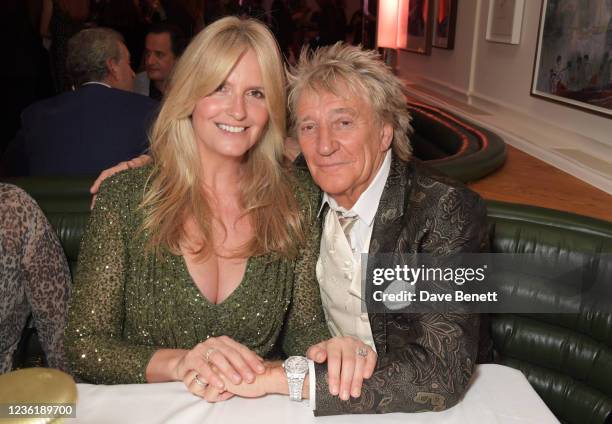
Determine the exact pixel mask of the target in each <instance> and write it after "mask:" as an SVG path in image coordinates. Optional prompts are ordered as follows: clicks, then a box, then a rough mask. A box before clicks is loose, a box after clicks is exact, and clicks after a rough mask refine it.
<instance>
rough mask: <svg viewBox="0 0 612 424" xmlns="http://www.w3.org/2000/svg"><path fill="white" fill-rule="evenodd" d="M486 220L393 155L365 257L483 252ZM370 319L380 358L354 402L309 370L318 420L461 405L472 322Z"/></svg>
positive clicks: (323, 368) (463, 192) (444, 182)
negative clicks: (335, 392)
mask: <svg viewBox="0 0 612 424" xmlns="http://www.w3.org/2000/svg"><path fill="white" fill-rule="evenodd" d="M485 219H486V207H485V205H484V202H483V201H482V199H481V198H480V197H479V196H478V195H477V194H476V193H474V192H473V191H471V190H469V189H468V188H467V187H465V186H464V185H463V184H461V183H460V182H457V181H455V180H452V179H450V178H447V177H445V176H443V175H441V174H439V173H438V172H437V171H434V170H433V169H431V168H429V167H428V166H426V165H423V164H422V163H421V162H419V161H418V160H416V159H413V160H411V161H410V162H409V163H406V162H403V161H401V160H398V159H397V158H396V157H395V156H393V159H392V162H391V169H390V171H389V177H388V179H387V182H386V183H385V188H384V190H383V193H382V196H381V199H380V203H379V206H378V210H377V212H376V215H375V218H374V228H373V231H372V237H371V240H370V246H369V252H368V253H369V254H370V255H372V254H376V253H400V252H403V253H429V254H435V255H451V254H453V253H459V252H480V251H483V250H486V248H487V246H488V231H487V226H486V222H485ZM373 262H375V258H371V259H370V260H369V261H368V270H369V271H368V275H372V274H371V269H372V268H373V267H376V264H375V263H373ZM368 285H370V286H371V284H370V283H369V282H368ZM368 315H369V320H370V325H371V328H372V336H373V338H374V344H375V345H376V351H377V353H378V364H377V366H376V370H375V372H374V374H373V376H372V377H371V378H370V379H368V380H364V384H363V388H362V392H361V396H360V397H359V398H357V399H354V398H351V399H350V400H348V401H343V400H340V398H339V397H337V396H331V395H330V394H329V388H328V385H327V364H322V365H318V364H317V365H315V367H316V368H315V369H316V385H317V389H316V410H315V414H316V415H333V414H347V413H366V414H372V413H387V412H417V411H431V410H433V411H436V410H442V409H446V408H450V407H452V406H453V405H455V404H456V403H457V402H458V401H459V399H460V398H461V396H462V395H463V393H464V392H465V389H466V387H467V384H468V382H469V380H470V378H471V375H472V371H473V367H474V365H475V362H476V357H477V350H478V339H479V318H478V316H476V315H466V314H446V315H442V314H437V313H426V314H401V313H393V314H390V313H388V314H385V313H372V312H370V313H369V314H368Z"/></svg>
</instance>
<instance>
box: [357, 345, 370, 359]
mask: <svg viewBox="0 0 612 424" xmlns="http://www.w3.org/2000/svg"><path fill="white" fill-rule="evenodd" d="M356 353H357V356H361V357H362V358H365V357H367V356H368V350H367V349H366V348H365V347H363V346H360V347H358V348H357V352H356Z"/></svg>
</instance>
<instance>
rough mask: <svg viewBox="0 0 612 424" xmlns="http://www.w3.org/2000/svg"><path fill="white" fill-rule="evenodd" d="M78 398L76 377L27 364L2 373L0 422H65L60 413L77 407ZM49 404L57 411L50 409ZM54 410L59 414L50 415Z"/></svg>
mask: <svg viewBox="0 0 612 424" xmlns="http://www.w3.org/2000/svg"><path fill="white" fill-rule="evenodd" d="M76 400H77V388H76V384H75V382H74V380H73V379H72V377H71V376H70V375H68V374H66V373H65V372H62V371H59V370H56V369H52V368H25V369H21V370H17V371H13V372H10V373H7V374H3V375H0V424H9V423H10V424H17V423H19V424H34V423H40V424H43V423H54V424H56V423H62V422H63V418H62V417H61V415H63V416H64V417H65V416H66V413H67V412H68V410H70V411H72V413H74V412H75V411H76ZM49 407H51V408H52V410H53V411H54V412H51V413H48V411H49V409H48V408H49ZM36 412H38V415H37V416H36ZM40 412H43V414H40ZM53 414H55V415H59V417H58V416H56V417H52V416H49V415H53ZM41 415H48V416H46V417H41Z"/></svg>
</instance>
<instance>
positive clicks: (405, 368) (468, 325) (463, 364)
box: [289, 44, 486, 415]
mask: <svg viewBox="0 0 612 424" xmlns="http://www.w3.org/2000/svg"><path fill="white" fill-rule="evenodd" d="M289 107H290V110H291V114H292V118H293V119H292V133H293V135H294V136H295V137H297V139H298V141H299V144H300V147H301V149H302V153H303V155H304V158H305V159H306V162H307V164H308V169H309V170H310V173H311V175H312V177H313V179H314V181H315V182H316V184H317V185H318V186H319V187H320V188H321V189H322V190H323V192H324V193H323V198H322V210H325V209H327V211H326V212H322V219H323V235H322V242H321V251H320V257H319V261H318V263H317V278H318V280H319V284H320V288H321V293H322V300H323V307H324V309H325V311H326V315H327V319H328V323H329V328H330V331H331V332H332V335H334V336H351V337H355V338H359V339H361V340H363V341H365V342H366V343H367V344H368V345H370V346H372V347H373V348H374V349H375V350H376V352H377V354H378V363H377V366H376V370H375V372H374V376H373V377H372V378H371V379H369V380H366V381H365V382H364V384H363V388H362V391H361V393H360V392H359V390H358V388H356V387H355V385H352V387H351V393H350V394H351V396H353V399H350V400H349V401H342V400H341V399H344V400H348V394H349V393H348V389H349V386H348V381H349V380H350V376H349V375H346V376H345V375H344V372H343V375H342V376H341V381H340V382H338V374H339V373H338V371H337V365H336V364H334V365H333V367H332V364H331V362H330V364H329V376H328V375H327V374H328V368H327V367H325V366H321V365H317V367H316V388H317V390H316V413H317V414H320V415H324V414H337V413H355V412H360V413H364V412H365V413H381V412H399V411H404V412H414V411H421V410H442V409H445V408H449V407H451V406H453V405H454V404H455V403H457V401H458V400H459V399H460V397H461V396H462V394H463V392H464V390H465V388H466V386H467V383H468V381H469V379H470V376H471V374H472V368H473V366H474V363H475V359H476V353H477V346H478V324H479V321H478V319H477V318H476V317H474V316H471V315H460V314H453V315H450V314H449V315H443V314H437V313H425V314H388V313H375V312H371V311H369V313H368V314H362V312H361V299H362V298H363V297H364V293H362V292H361V291H362V290H361V284H360V281H361V275H360V269H361V268H360V267H361V264H360V260H361V256H360V255H359V253H362V254H368V253H369V254H370V255H372V254H388V253H393V254H399V253H430V254H435V255H451V254H455V253H459V252H478V251H480V250H481V249H483V248H484V246H485V244H486V226H485V215H486V211H485V207H484V204H483V202H482V200H481V199H480V198H479V197H478V195H477V194H475V193H474V192H472V191H470V190H469V189H467V188H466V187H464V186H463V185H462V184H460V183H458V182H456V181H453V180H450V179H448V178H445V177H444V176H441V175H439V174H437V173H435V172H434V171H433V170H431V169H429V168H428V167H426V166H424V165H423V164H421V163H419V162H418V160H416V159H414V158H412V157H411V151H410V147H409V142H408V133H409V131H410V125H409V122H410V116H409V114H408V112H407V111H406V106H405V95H404V87H403V84H402V83H401V81H399V79H397V78H396V77H395V76H393V75H392V73H391V72H390V71H389V70H388V69H387V68H385V67H383V65H382V63H381V62H380V61H379V60H378V57H377V55H376V54H375V53H374V52H371V51H364V50H361V49H359V48H356V47H352V46H347V45H342V44H336V45H334V46H332V47H329V48H324V49H319V50H318V51H317V52H315V53H314V54H312V55H310V56H302V58H301V60H300V63H299V65H298V67H297V69H296V71H295V73H294V75H293V79H292V84H291V88H290V94H289ZM347 225H349V226H350V229H346V226H347ZM343 230H344V231H343ZM337 233H340V234H341V235H342V234H343V233H345V234H346V237H338V236H337ZM343 251H348V252H349V254H348V255H347V254H343ZM351 251H352V252H355V253H357V255H353V257H351V255H350V252H351ZM332 252H333V253H332ZM346 258H348V259H346ZM368 265H370V264H368ZM368 283H370V282H368ZM369 306H370V305H368V307H369ZM320 349H322V350H323V351H325V350H329V349H328V348H326V346H325V344H322V345H321V346H320ZM319 354H321V352H320V351H319V350H318V349H317V348H311V350H310V352H309V356H312V357H313V358H314V359H316V357H317V355H319ZM324 356H325V355H324ZM360 360H362V359H361V358H359V355H357V356H356V357H351V356H350V355H349V356H348V357H347V358H345V357H342V364H343V366H344V364H345V362H346V361H348V362H349V364H351V363H352V362H353V361H357V362H359V361H360ZM343 371H344V370H343ZM347 374H348V373H347ZM328 384H329V386H330V387H329V389H330V390H328ZM339 386H340V387H339ZM330 392H331V393H330ZM336 393H339V395H340V396H339V397H340V399H339V398H338V397H336V396H334V395H333V394H336Z"/></svg>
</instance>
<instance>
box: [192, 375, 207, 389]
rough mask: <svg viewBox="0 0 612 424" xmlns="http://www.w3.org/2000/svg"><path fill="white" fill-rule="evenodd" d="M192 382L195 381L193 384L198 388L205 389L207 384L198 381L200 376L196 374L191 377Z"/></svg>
mask: <svg viewBox="0 0 612 424" xmlns="http://www.w3.org/2000/svg"><path fill="white" fill-rule="evenodd" d="M193 381H195V383H196V384H197V385H198V386H200V387H206V386H207V384H206V383H204V382H203V381H202V380H200V374H196V375H195V377H193Z"/></svg>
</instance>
